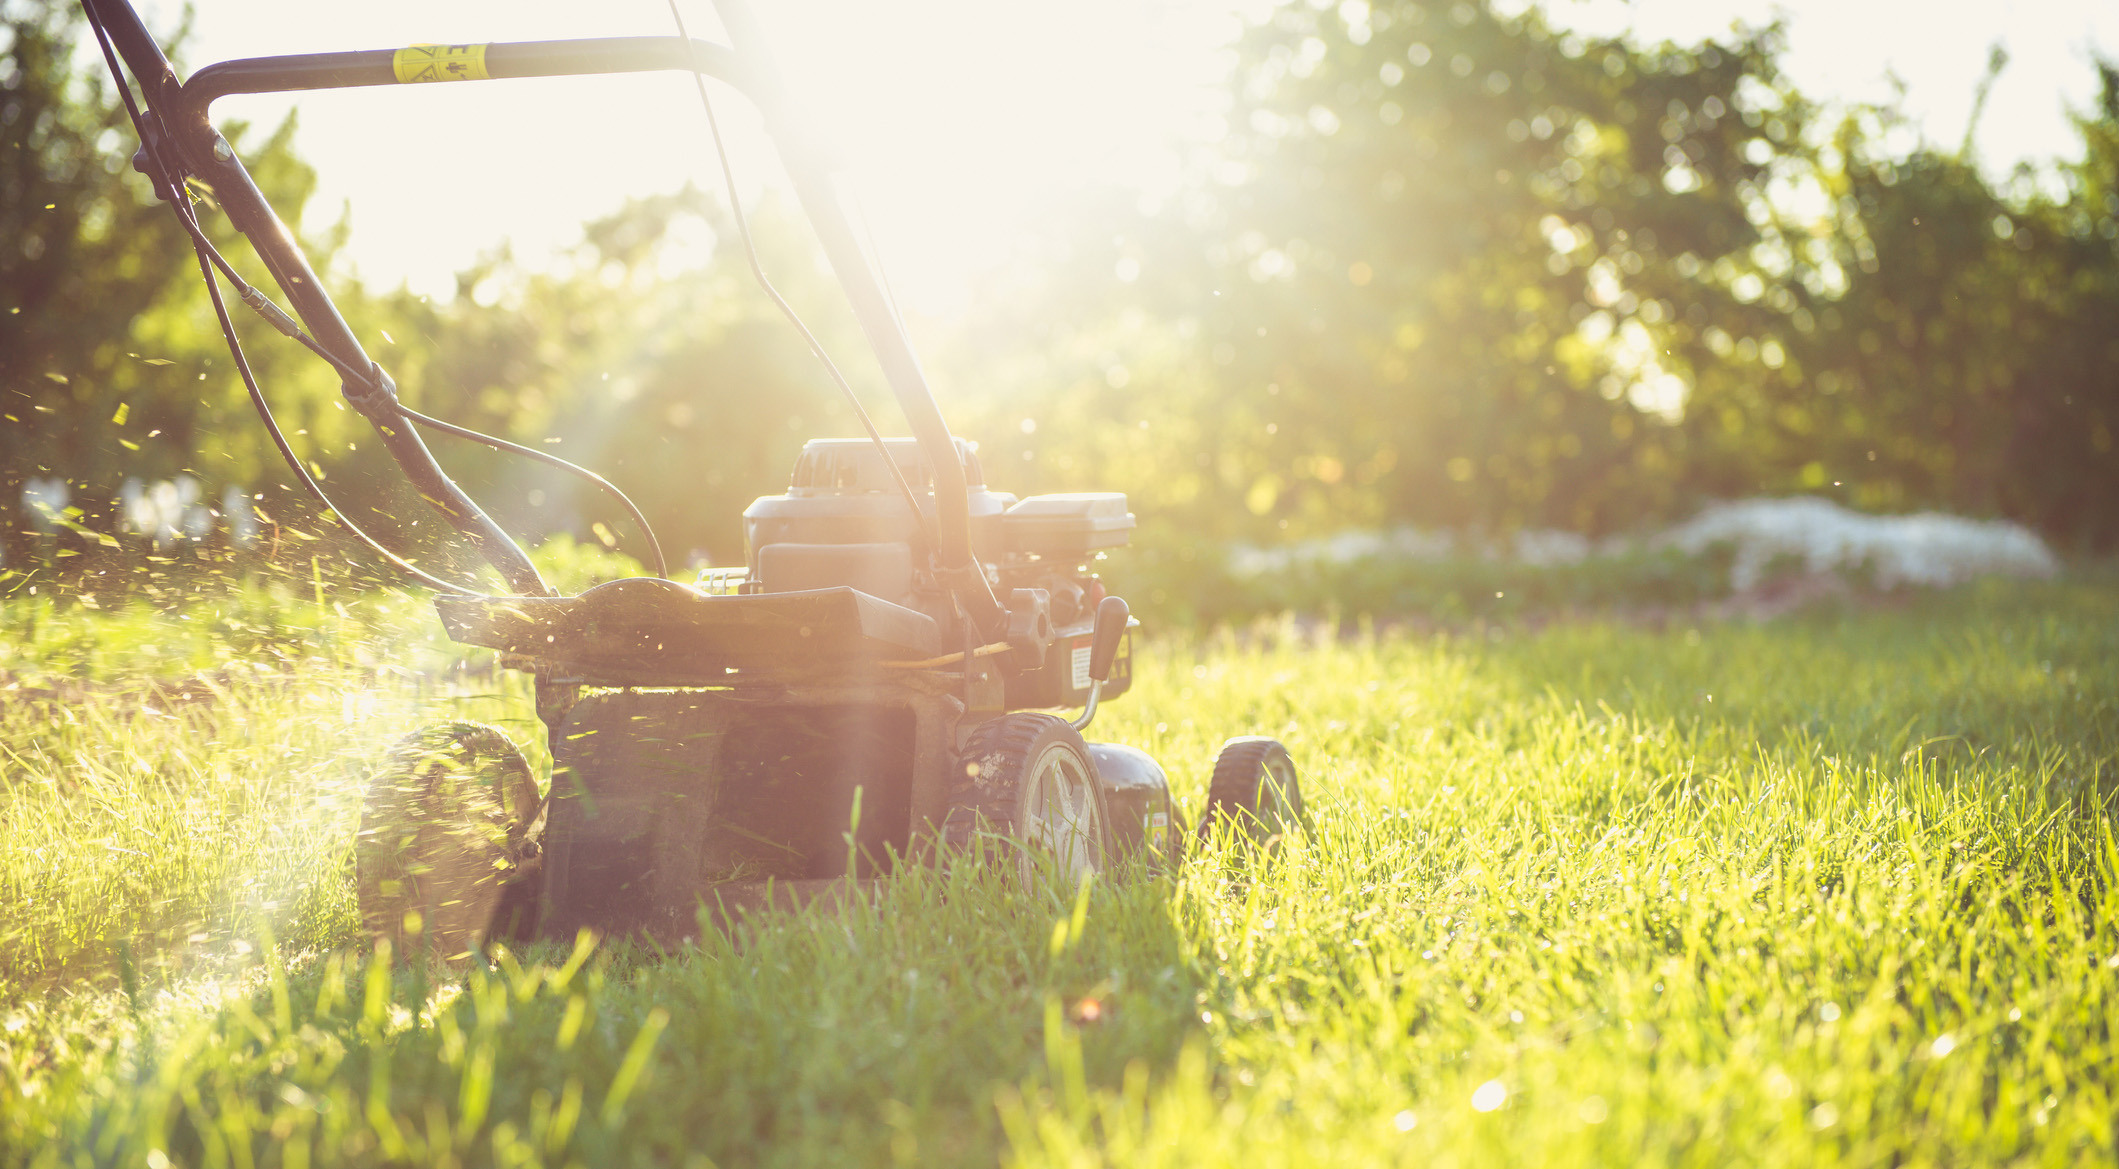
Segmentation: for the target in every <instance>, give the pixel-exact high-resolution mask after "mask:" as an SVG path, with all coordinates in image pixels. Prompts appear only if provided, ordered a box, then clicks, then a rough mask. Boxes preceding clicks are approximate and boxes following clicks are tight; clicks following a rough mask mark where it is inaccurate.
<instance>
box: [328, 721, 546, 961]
mask: <svg viewBox="0 0 2119 1169" xmlns="http://www.w3.org/2000/svg"><path fill="white" fill-rule="evenodd" d="M542 812H543V805H542V801H541V800H540V798H539V797H538V794H537V781H536V778H535V777H534V776H533V775H532V774H531V772H530V764H529V761H528V760H526V759H524V758H523V755H522V752H521V751H520V750H518V749H517V748H516V746H515V744H514V742H513V741H512V740H510V739H509V738H508V736H507V735H506V734H504V733H502V732H501V731H499V730H497V729H495V728H493V727H489V726H485V725H483V724H480V723H472V722H451V723H439V724H436V725H434V726H429V727H423V728H421V729H419V730H417V731H414V732H412V733H411V734H409V735H406V736H405V737H404V738H402V739H400V740H398V741H397V743H396V744H395V745H393V746H392V747H391V749H390V755H389V758H388V759H387V760H386V761H385V763H384V764H383V768H382V770H381V771H380V772H378V773H377V774H376V776H375V778H374V779H373V780H371V781H370V782H369V785H368V792H367V796H366V798H365V799H364V800H363V802H362V806H361V827H360V835H359V836H357V837H355V838H354V844H353V860H354V870H355V881H356V887H357V890H358V900H359V904H360V914H361V924H362V926H363V927H364V928H365V929H366V930H367V933H368V936H369V937H371V938H376V939H388V940H389V941H390V943H391V945H392V947H393V948H394V949H395V950H396V951H397V953H398V954H399V955H400V956H410V955H411V954H412V953H413V952H414V951H415V950H419V949H421V948H425V949H426V950H427V951H428V952H429V953H431V954H432V955H434V956H435V957H437V958H440V959H443V960H445V961H455V960H458V959H461V958H465V957H467V956H469V955H470V954H471V952H473V951H475V950H476V949H478V948H479V946H481V945H483V944H484V942H485V940H486V936H487V934H488V932H489V931H491V930H492V929H493V927H494V925H495V918H496V916H497V914H498V913H499V911H500V910H501V908H502V905H503V901H504V900H509V899H508V898H507V893H508V892H509V887H510V885H511V883H515V882H519V881H520V879H521V878H522V877H523V876H524V874H525V872H526V871H527V870H528V869H529V868H530V866H532V865H534V863H535V860H536V852H537V846H536V843H535V840H536V830H537V828H538V827H539V824H538V821H539V820H540V819H541V818H542Z"/></svg>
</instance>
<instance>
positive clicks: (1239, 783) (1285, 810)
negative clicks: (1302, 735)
mask: <svg viewBox="0 0 2119 1169" xmlns="http://www.w3.org/2000/svg"><path fill="white" fill-rule="evenodd" d="M1217 821H1228V822H1229V823H1232V824H1234V825H1235V826H1236V830H1237V831H1239V832H1241V833H1243V834H1244V835H1245V836H1248V837H1251V838H1253V839H1256V840H1264V839H1269V838H1271V837H1274V836H1277V835H1279V834H1280V833H1283V832H1286V831H1287V830H1288V829H1290V828H1293V827H1295V826H1296V825H1298V824H1300V823H1301V822H1302V784H1301V781H1300V779H1299V778H1298V777H1297V776H1296V774H1295V759H1294V757H1293V756H1291V755H1289V754H1288V749H1287V748H1286V747H1283V746H1281V744H1280V742H1279V740H1277V739H1266V738H1259V737H1257V736H1245V737H1243V738H1237V739H1230V740H1229V741H1228V742H1226V743H1223V744H1222V745H1221V752H1220V754H1218V755H1216V756H1215V757H1214V778H1213V779H1212V780H1210V781H1209V782H1208V784H1207V811H1206V814H1205V815H1203V816H1201V817H1200V818H1199V832H1200V836H1201V838H1202V839H1204V838H1205V837H1206V835H1207V834H1208V833H1210V832H1212V831H1213V830H1214V825H1215V823H1216V822H1217Z"/></svg>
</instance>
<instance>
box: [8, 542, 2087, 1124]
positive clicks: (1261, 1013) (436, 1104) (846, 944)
mask: <svg viewBox="0 0 2119 1169" xmlns="http://www.w3.org/2000/svg"><path fill="white" fill-rule="evenodd" d="M279 600H280V603H281V606H282V607H283V609H284V611H286V612H287V613H288V614H289V615H290V619H291V620H300V621H304V622H311V623H314V625H315V628H316V629H317V631H318V633H319V635H320V636H318V637H315V638H312V639H310V640H311V643H312V644H315V645H317V646H319V647H320V648H318V649H317V650H316V651H315V652H313V653H312V654H311V656H310V658H309V659H308V660H306V661H304V662H302V663H301V668H299V669H295V670H289V671H287V672H284V673H283V672H280V671H277V670H256V669H249V668H244V667H242V666H241V665H240V664H239V663H237V662H234V661H228V660H226V659H225V655H226V654H228V653H231V652H232V650H230V649H223V650H221V651H220V652H221V653H222V654H223V655H224V661H223V668H224V670H225V673H224V674H223V675H222V676H219V677H217V678H215V679H213V688H212V689H211V691H210V692H203V691H202V692H199V693H198V694H196V695H195V696H194V697H192V698H190V699H182V700H180V699H179V698H178V697H177V696H175V695H172V694H170V693H169V692H167V691H158V690H155V689H152V688H150V687H149V686H148V684H147V683H148V679H149V678H152V677H154V676H156V675H157V672H158V671H161V670H164V669H167V668H168V665H169V663H168V661H167V660H165V659H163V658H160V657H158V656H156V653H155V651H154V649H153V648H152V647H151V646H149V645H146V644H144V643H135V644H132V645H130V646H124V645H113V646H111V647H110V650H111V652H110V653H109V654H107V655H106V656H105V657H103V658H102V659H100V661H101V667H100V668H101V671H102V672H101V673H100V674H99V678H100V679H101V681H100V684H99V685H98V686H97V687H95V688H94V689H92V690H87V691H84V692H82V693H78V694H74V695H71V696H69V699H68V701H67V702H65V703H64V704H63V706H40V705H34V704H32V703H30V702H25V701H22V700H20V699H19V698H11V699H10V700H9V701H8V702H7V703H5V704H0V760H4V762H0V896H4V898H5V903H6V904H8V905H9V906H11V907H12V908H11V911H10V914H9V915H8V917H7V918H6V919H5V921H4V923H0V931H4V934H5V936H4V937H0V1072H4V1074H0V1148H5V1149H6V1150H8V1154H9V1158H8V1159H9V1160H10V1161H14V1162H21V1163H26V1164H31V1165H38V1164H47V1163H49V1164H66V1163H72V1162H74V1161H76V1160H79V1159H81V1158H89V1159H98V1160H102V1161H110V1162H118V1163H154V1162H155V1161H156V1158H155V1157H154V1151H156V1150H159V1151H160V1152H161V1153H162V1154H163V1155H164V1156H166V1157H167V1158H169V1159H170V1161H171V1162H172V1163H176V1164H187V1165H194V1164H195V1165H208V1164H236V1163H245V1161H246V1160H247V1161H249V1162H250V1163H255V1164H259V1165H284V1164H295V1163H308V1164H314V1163H320V1162H321V1163H337V1164H383V1163H390V1164H411V1163H416V1164H441V1163H443V1162H445V1161H447V1162H449V1163H454V1164H461V1165H488V1164H491V1165H532V1164H551V1165H563V1164H567V1163H571V1162H579V1163H581V1164H599V1165H601V1164H631V1163H655V1164H667V1163H680V1164H681V1163H683V1162H684V1159H685V1158H686V1157H700V1158H711V1159H712V1160H713V1161H714V1162H715V1163H719V1164H768V1165H769V1164H820V1163H833V1164H843V1163H859V1164H907V1163H910V1164H992V1163H994V1162H995V1161H997V1160H1002V1159H1012V1160H1014V1161H1019V1162H1021V1163H1025V1164H1048V1163H1050V1164H1082V1163H1116V1164H1143V1165H1154V1164H1175V1165H1216V1164H1256V1163H1260V1162H1267V1163H1284V1164H1311V1163H1324V1162H1329V1163H1334V1164H1347V1163H1361V1164H1385V1163H1390V1164H1400V1163H1402V1164H1429V1163H1436V1162H1454V1163H1469V1162H1473V1161H1477V1162H1481V1163H1486V1162H1492V1163H1570V1164H1573V1163H1593V1162H1595V1163H1601V1162H1610V1163H1620V1164H1628V1165H1636V1164H1700V1163H1712V1162H1716V1161H1724V1160H1731V1159H1735V1160H1741V1161H1749V1160H1764V1159H1767V1158H1771V1159H1773V1160H1775V1161H1780V1162H1786V1163H1801V1164H1826V1163H1848V1164H1854V1163H1861V1164H1871V1163H1876V1162H1880V1161H1889V1162H1905V1163H1915V1162H1919V1163H1934V1162H1943V1161H1947V1162H1950V1163H1964V1164H1989V1163H1992V1164H2003V1163H2021V1162H2026V1161H2035V1162H2041V1163H2042V1162H2046V1161H2054V1162H2081V1161H2108V1160H2110V1159H2111V1158H2112V1157H2113V1156H2114V1155H2115V1153H2119V1150H2115V1149H2114V1146H2113V1145H2112V1140H2113V1134H2112V1129H2111V1125H2110V1119H2111V1116H2112V1114H2113V1108H2114V1087H2115V1085H2114V1081H2113V1069H2114V1068H2115V1067H2119V1058H2115V1056H2119V1051H2115V1050H2114V1036H2113V1031H2112V1026H2111V1022H2112V1019H2113V1018H2114V1017H2115V1011H2114V1007H2115V1004H2114V1003H2113V1001H2112V987H2113V985H2114V984H2113V980H2112V977H2111V963H2112V962H2113V960H2114V959H2113V956H2114V955H2115V954H2119V899H2115V898H2119V844H2115V835H2114V833H2115V822H2114V807H2115V806H2114V803H2113V801H2114V800H2115V798H2119V791H2115V789H2114V787H2113V780H2114V776H2115V774H2119V771H2115V765H2119V737H2115V733H2119V732H2115V728H2119V709H2115V707H2114V702H2115V699H2114V695H2119V674H2115V665H2114V663H2119V644H2115V634H2114V631H2115V630H2119V610H2115V605H2114V594H2113V593H2112V591H2111V590H2110V589H2109V588H2104V587H2084V586H2083V585H2080V584H2071V583H2062V584H2057V585H2039V586H2021V585H2012V586H2010V587H2008V588H2006V589H2002V588H1995V589H1985V590H1970V591H1962V592H1958V593H1955V594H1951V595H1946V596H1938V597H1932V598H1928V599H1925V600H1922V601H1919V602H1916V603H1915V604H1913V605H1912V606H1911V607H1909V608H1907V609H1904V610H1900V611H1884V612H1878V611H1870V612H1865V613H1837V614H1828V615H1823V616H1819V617H1816V618H1812V619H1808V620H1804V621H1800V622H1783V623H1776V624H1773V625H1770V626H1763V627H1761V626H1751V625H1736V624H1731V625H1720V626H1712V625H1710V626H1703V627H1696V628H1689V629H1688V628H1672V629H1669V630H1667V631H1662V632H1653V631H1648V630H1644V629H1640V628H1630V627H1625V626H1618V625H1595V624H1589V625H1583V624H1576V625H1562V626H1555V627H1552V628H1550V629H1547V630H1545V631H1543V632H1540V633H1536V634H1528V635H1526V634H1523V633H1520V632H1502V633H1497V634H1494V635H1492V636H1482V637H1479V638H1477V639H1469V638H1459V637H1450V636H1384V637H1378V638H1366V639H1359V640H1351V641H1337V642H1328V643H1323V644H1312V643H1309V642H1307V641H1305V640H1304V639H1301V638H1297V637H1294V636H1283V637H1280V638H1277V639H1276V638H1254V639H1250V640H1247V641H1239V640H1238V639H1236V638H1234V637H1232V636H1220V637H1217V638H1214V639H1211V640H1206V641H1184V640H1169V639H1166V640H1162V641H1158V642H1155V643H1153V644H1150V645H1147V646H1144V647H1143V648H1142V650H1141V652H1140V654H1139V657H1138V660H1137V675H1136V676H1137V679H1138V680H1137V682H1136V685H1135V688H1134V690H1133V691H1132V692H1131V693H1129V694H1128V695H1127V696H1126V697H1125V699H1124V700H1122V701H1119V702H1115V703H1113V704H1111V705H1110V706H1108V707H1107V708H1105V711H1104V712H1103V713H1102V714H1101V715H1099V725H1098V731H1099V733H1100V735H1108V736H1109V737H1111V738H1112V739H1113V740H1115V741H1120V742H1128V743H1134V744H1137V745H1139V746H1141V747H1143V748H1145V749H1147V750H1149V751H1150V752H1152V753H1153V754H1155V755H1156V756H1157V757H1158V758H1159V759H1161V760H1162V761H1163V762H1164V764H1165V765H1166V766H1168V767H1169V769H1170V771H1171V773H1172V776H1173V781H1174V784H1175V786H1176V788H1177V795H1178V799H1179V802H1180V804H1181V805H1182V806H1183V807H1184V808H1185V809H1186V810H1187V811H1189V812H1191V813H1193V814H1195V815H1196V813H1197V811H1198V808H1199V801H1200V799H1201V796H1202V787H1203V785H1204V782H1205V778H1206V774H1207V768H1208V762H1209V760H1210V759H1211V756H1212V753H1213V750H1214V748H1215V745H1216V744H1217V743H1218V742H1219V741H1220V740H1221V738H1222V737H1223V736H1224V735H1227V734H1231V733H1240V732H1264V733H1270V734H1274V735H1277V736H1279V737H1281V738H1282V739H1284V740H1286V741H1287V742H1288V743H1289V745H1290V746H1291V747H1292V748H1293V750H1294V753H1295V757H1296V759H1297V760H1298V762H1299V764H1300V766H1301V768H1302V778H1303V784H1304V788H1305V794H1306V797H1307V801H1306V802H1307V803H1308V805H1309V806H1310V808H1311V810H1312V812H1313V816H1314V820H1315V828H1314V830H1313V831H1311V832H1309V833H1307V834H1296V835H1292V836H1289V837H1286V838H1283V839H1282V840H1281V841H1280V842H1279V843H1278V844H1277V845H1276V846H1275V847H1274V848H1273V849H1272V850H1270V851H1267V852H1265V853H1263V854H1248V853H1246V852H1244V851H1243V850H1242V849H1241V848H1240V847H1238V846H1236V845H1234V843H1233V842H1231V841H1229V840H1226V839H1216V840H1214V841H1213V842H1211V843H1209V844H1207V845H1205V846H1204V847H1199V848H1195V849H1194V850H1193V855H1192V856H1191V857H1190V858H1188V859H1187V861H1186V862H1185V864H1184V866H1183V868H1182V869H1181V870H1180V871H1179V872H1178V873H1177V874H1176V875H1175V877H1174V878H1164V879H1136V880H1132V881H1128V882H1123V883H1105V884H1099V885H1097V886H1095V887H1093V888H1091V889H1090V890H1089V891H1088V892H1087V895H1086V897H1085V898H1084V908H1085V913H1084V914H1083V915H1082V916H1081V917H1080V918H1079V919H1077V917H1076V912H1077V911H1076V908H1075V905H1074V904H1073V903H1072V899H1070V898H1066V897H1056V896H1052V895H1049V894H1039V895H1032V894H1027V893H1025V892H1022V891H1020V890H1018V889H1016V888H1015V887H1013V886H1011V885H1007V884H1005V883H1000V882H992V881H989V880H986V879H984V878H982V877H981V876H980V875H979V874H977V873H975V872H973V871H971V870H970V869H969V868H966V869H964V870H960V871H959V872H958V873H956V874H953V875H949V876H942V875H938V874H935V873H933V872H931V871H928V870H923V869H914V870H913V871H912V872H911V873H910V874H909V875H907V876H904V877H901V878H899V879H896V880H894V881H892V882H890V883H888V884H886V885H885V886H884V887H883V888H882V889H881V890H880V891H879V899H878V901H877V903H876V905H875V907H874V908H873V909H872V910H871V909H854V910H846V911H827V912H819V913H813V914H809V915H804V916H787V917H781V918H775V919H771V920H766V921H760V922H754V923H752V924H751V925H749V926H746V927H745V928H744V929H743V930H742V932H741V933H740V934H739V935H738V936H736V937H735V938H732V939H731V938H724V937H723V936H721V935H720V934H718V933H711V932H710V933H708V934H707V935H706V936H705V939H704V941H703V942H702V943H701V944H700V945H699V946H697V947H696V948H684V949H680V950H678V951H676V952H674V953H670V954H666V955H665V954H658V953H654V952H651V951H648V950H647V949H645V948H641V949H628V948H625V947H617V946H610V947H602V948H595V949H590V948H586V947H582V948H577V947H574V946H570V945H567V944H556V945H550V944H547V945H539V946H535V947H530V948H528V949H527V950H525V951H524V952H521V953H517V954H508V955H503V956H498V957H497V958H496V962H495V964H494V965H493V966H492V967H491V968H478V969H473V970H466V971H461V972H456V973H449V974H440V973H433V972H427V971H424V970H422V969H419V968H413V969H405V968H402V967H401V968H398V969H396V970H394V971H393V970H391V969H390V968H388V967H387V966H378V965H376V964H375V963H374V962H373V961H372V958H371V956H370V955H369V954H367V953H366V952H364V950H363V949H361V948H360V947H359V946H358V945H357V943H356V941H355V939H354V936H353V935H354V931H355V930H356V929H357V926H356V924H355V922H354V921H353V918H352V915H351V913H350V911H349V903H350V897H351V885H352V881H351V876H350V874H349V873H348V872H347V871H346V869H345V865H344V861H345V858H346V856H347V854H348V850H349V847H350V841H351V835H352V831H353V827H354V823H355V819H356V816H357V800H358V785H359V783H360V782H361V781H362V780H363V779H364V778H365V776H366V774H367V771H368V769H369V768H370V767H372V766H373V765H374V764H375V763H376V762H377V761H378V760H379V759H380V758H381V755H382V752H383V749H384V746H385V744H387V742H388V741H389V740H390V739H391V737H393V736H394V735H396V734H397V733H399V732H401V731H402V730H404V729H405V728H407V727H409V726H411V725H413V724H414V723H415V722H419V721H430V720H432V719H436V718H444V717H463V716H470V717H475V718H480V719H485V720H489V721H490V720H495V719H498V720H500V721H502V724H503V725H505V726H508V727H509V728H510V729H511V731H512V733H513V734H515V736H516V737H517V738H518V739H525V740H526V739H529V738H530V737H531V735H530V734H529V729H530V728H531V727H532V726H533V725H534V724H533V723H532V722H531V721H530V720H529V718H528V696H527V694H526V693H525V692H524V690H523V689H522V688H521V687H519V686H515V685H506V686H503V685H500V684H497V683H496V682H495V681H494V680H493V679H492V678H490V677H488V676H485V675H482V674H479V673H476V672H469V673H467V672H462V671H457V672H454V673H444V672H443V671H442V669H441V667H442V665H443V663H444V662H445V660H446V659H444V658H439V657H435V656H432V654H433V650H432V649H430V648H422V647H421V646H418V645H405V644H403V643H401V642H399V641H397V640H396V638H397V637H398V636H400V634H401V631H403V630H405V629H407V628H408V627H409V628H419V625H418V624H417V623H414V622H410V621H408V619H407V614H406V613H404V612H397V611H381V610H378V611H375V612H373V613H363V612H362V611H360V610H359V609H353V616H352V617H351V618H348V617H341V616H339V615H338V614H337V613H336V611H335V608H334V607H332V606H329V605H327V606H326V607H324V608H322V609H305V608H304V607H303V606H301V605H300V604H298V603H296V602H295V601H294V600H293V599H292V598H288V597H284V596H283V597H281V598H279ZM246 604H247V602H246ZM19 606H20V602H18V601H10V602H6V603H4V605H0V620H5V621H6V622H7V623H8V624H9V627H10V628H11V629H15V628H18V627H19V626H20V624H21V623H22V621H23V620H24V617H23V614H22V612H21V609H20V607H19ZM349 608H351V607H350V606H349ZM208 614H209V610H206V609H193V610H189V611H187V612H186V613H185V614H183V616H184V617H186V618H188V620H185V621H175V622H173V621H172V620H171V619H170V618H169V617H167V616H164V617H163V618H161V619H160V621H161V624H163V625H164V626H185V625H188V626H193V627H198V626H210V625H211V624H212V622H211V620H210V619H209V616H208ZM44 619H46V620H49V619H50V616H49V615H47V616H46V617H45V618H44ZM65 620H68V621H74V622H78V623H80V624H79V625H78V626H77V628H78V629H79V630H80V631H81V632H82V633H83V635H84V636H86V637H87V638H88V639H89V640H90V641H95V640H97V639H99V638H102V637H105V636H108V637H112V638H119V639H121V640H122V639H123V638H128V637H130V636H131V634H129V633H126V632H124V631H125V630H128V629H131V628H133V626H134V624H135V617H134V616H132V615H131V614H129V613H123V612H121V613H107V614H102V615H97V614H89V613H83V612H80V611H74V612H73V613H72V614H70V615H68V616H66V617H65ZM333 639H335V642H334V641H333ZM327 642H332V643H333V644H335V645H336V646H337V647H338V648H337V649H336V650H332V651H329V652H327V651H326V648H324V647H325V645H326V643H327ZM15 643H16V641H12V640H11V644H15ZM371 659H372V660H380V661H383V662H387V663H389V665H390V668H388V669H369V668H367V667H364V666H363V665H362V664H361V663H362V662H363V661H364V660H371ZM406 667H411V669H410V670H409V671H408V670H407V669H406ZM408 673H409V676H408ZM60 710H63V711H65V712H66V713H64V714H62V715H59V716H58V717H46V716H45V713H44V712H47V711H51V712H57V711H60ZM1077 921H1078V922H1079V924H1077ZM61 980H63V981H61ZM305 1155H306V1158H305Z"/></svg>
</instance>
